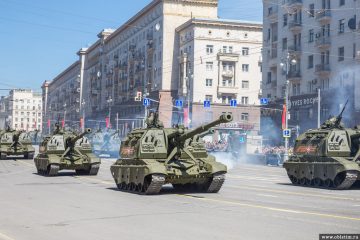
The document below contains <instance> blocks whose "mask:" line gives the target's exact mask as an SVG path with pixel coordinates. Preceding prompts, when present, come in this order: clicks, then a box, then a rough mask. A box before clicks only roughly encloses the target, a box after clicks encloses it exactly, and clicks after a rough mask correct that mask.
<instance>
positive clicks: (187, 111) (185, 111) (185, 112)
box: [184, 108, 189, 126]
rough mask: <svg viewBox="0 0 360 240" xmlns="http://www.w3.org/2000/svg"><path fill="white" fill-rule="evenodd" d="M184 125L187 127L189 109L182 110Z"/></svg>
mask: <svg viewBox="0 0 360 240" xmlns="http://www.w3.org/2000/svg"><path fill="white" fill-rule="evenodd" d="M184 125H185V126H188V125H189V108H184Z"/></svg>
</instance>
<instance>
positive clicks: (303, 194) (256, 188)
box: [227, 185, 360, 201]
mask: <svg viewBox="0 0 360 240" xmlns="http://www.w3.org/2000/svg"><path fill="white" fill-rule="evenodd" d="M227 186H229V187H232V188H242V189H250V190H256V191H265V192H273V193H287V194H292V195H299V196H311V197H320V198H326V199H339V200H351V201H360V199H356V198H346V197H336V196H325V195H320V194H311V193H299V192H290V191H284V190H274V189H267V188H259V187H246V186H234V185H227Z"/></svg>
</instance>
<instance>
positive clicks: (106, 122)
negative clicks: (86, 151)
mask: <svg viewBox="0 0 360 240" xmlns="http://www.w3.org/2000/svg"><path fill="white" fill-rule="evenodd" d="M105 124H106V128H110V118H108V117H106V118H105Z"/></svg>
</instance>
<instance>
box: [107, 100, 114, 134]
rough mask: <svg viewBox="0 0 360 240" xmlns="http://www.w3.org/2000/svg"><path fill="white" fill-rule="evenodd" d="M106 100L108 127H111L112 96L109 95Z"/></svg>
mask: <svg viewBox="0 0 360 240" xmlns="http://www.w3.org/2000/svg"><path fill="white" fill-rule="evenodd" d="M106 101H107V103H108V104H109V116H108V117H109V128H110V127H111V103H112V101H113V100H112V98H111V97H109V98H108V100H106Z"/></svg>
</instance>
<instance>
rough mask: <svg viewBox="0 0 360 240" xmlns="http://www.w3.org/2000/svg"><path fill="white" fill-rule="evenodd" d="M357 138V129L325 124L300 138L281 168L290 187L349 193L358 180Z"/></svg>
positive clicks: (358, 132) (358, 130)
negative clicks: (308, 187)
mask: <svg viewBox="0 0 360 240" xmlns="http://www.w3.org/2000/svg"><path fill="white" fill-rule="evenodd" d="M359 138H360V126H359V127H356V128H354V129H350V128H344V127H343V126H342V125H339V124H336V125H329V124H324V125H323V126H322V128H320V129H315V130H309V131H307V132H305V133H304V134H302V135H300V136H299V138H298V139H297V140H296V144H295V148H294V154H293V155H292V156H291V157H290V159H289V161H287V162H285V163H284V165H283V166H284V168H285V169H286V171H287V174H288V176H289V178H290V180H291V182H292V183H293V184H296V185H303V186H314V187H322V188H329V189H348V188H350V187H351V186H352V185H353V184H354V183H355V182H356V181H357V180H360V159H359V157H360V149H359V143H360V140H359Z"/></svg>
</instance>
